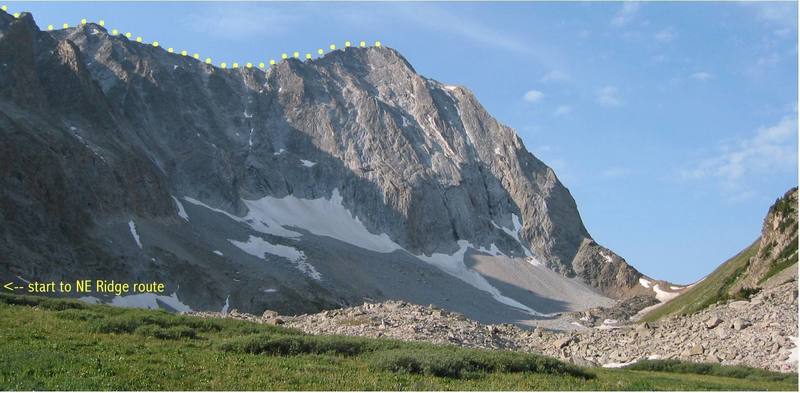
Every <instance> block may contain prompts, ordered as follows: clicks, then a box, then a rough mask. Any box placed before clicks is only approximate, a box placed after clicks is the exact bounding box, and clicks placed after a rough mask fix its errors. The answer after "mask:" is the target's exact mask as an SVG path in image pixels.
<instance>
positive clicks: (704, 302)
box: [641, 242, 758, 322]
mask: <svg viewBox="0 0 800 393" xmlns="http://www.w3.org/2000/svg"><path fill="white" fill-rule="evenodd" d="M757 250H758V242H754V243H753V244H751V245H750V246H749V247H747V248H746V249H745V250H743V251H742V252H740V253H739V254H737V255H736V256H734V257H733V258H731V259H729V260H728V261H726V262H725V263H723V264H722V265H720V267H718V268H717V269H716V270H714V271H713V272H712V273H711V274H709V275H708V277H706V278H705V279H704V280H703V281H701V282H699V283H697V284H695V285H694V286H693V287H691V288H689V289H687V290H686V292H684V293H682V294H681V295H680V296H678V297H676V298H675V299H672V300H670V301H669V302H668V303H666V304H664V305H663V306H661V307H658V308H656V309H655V310H653V311H651V312H649V313H647V314H646V315H645V316H644V317H642V319H641V321H642V322H652V321H656V320H659V319H661V318H664V317H666V316H669V315H673V314H692V313H696V312H698V311H700V310H703V309H705V308H707V307H709V306H711V305H713V304H714V303H717V302H719V301H723V300H727V299H729V298H730V295H729V294H728V292H729V291H730V288H731V287H732V286H733V284H735V283H736V280H737V279H739V277H740V276H741V275H742V274H743V273H744V272H745V271H746V270H747V265H748V264H749V263H750V258H751V257H752V256H753V255H755V253H756V252H757Z"/></svg>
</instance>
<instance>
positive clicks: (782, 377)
mask: <svg viewBox="0 0 800 393" xmlns="http://www.w3.org/2000/svg"><path fill="white" fill-rule="evenodd" d="M625 368H627V369H629V370H639V371H661V372H669V373H682V374H700V375H714V376H718V377H728V378H739V379H744V378H747V379H762V380H770V381H789V380H797V374H796V373H779V372H773V371H767V370H762V369H758V368H752V367H745V366H723V365H721V364H713V363H691V362H683V361H680V360H674V359H669V360H642V361H640V362H637V363H634V364H632V365H630V366H627V367H625Z"/></svg>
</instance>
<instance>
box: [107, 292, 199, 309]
mask: <svg viewBox="0 0 800 393" xmlns="http://www.w3.org/2000/svg"><path fill="white" fill-rule="evenodd" d="M159 301H160V302H161V303H164V304H166V305H167V306H169V307H171V308H172V309H174V310H175V311H178V312H189V311H192V309H191V307H189V306H187V305H186V304H184V303H183V302H181V301H180V300H179V299H178V295H177V294H175V293H173V294H172V295H170V296H164V295H156V294H154V293H138V294H135V295H127V296H115V297H114V298H113V299H111V305H112V306H116V307H127V308H147V309H151V310H157V309H159V308H161V307H160V306H159V304H158V302H159Z"/></svg>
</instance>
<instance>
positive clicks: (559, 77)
mask: <svg viewBox="0 0 800 393" xmlns="http://www.w3.org/2000/svg"><path fill="white" fill-rule="evenodd" d="M568 80H570V76H569V74H567V73H566V72H564V71H560V70H553V71H550V72H548V73H547V74H545V75H544V76H543V77H542V78H541V79H539V82H542V83H550V82H566V81H568Z"/></svg>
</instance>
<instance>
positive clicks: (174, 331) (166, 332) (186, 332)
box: [134, 325, 197, 340]
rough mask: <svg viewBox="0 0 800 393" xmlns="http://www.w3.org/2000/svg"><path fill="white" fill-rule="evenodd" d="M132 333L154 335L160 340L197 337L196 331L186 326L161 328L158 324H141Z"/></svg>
mask: <svg viewBox="0 0 800 393" xmlns="http://www.w3.org/2000/svg"><path fill="white" fill-rule="evenodd" d="M134 333H136V334H138V335H140V336H144V337H154V338H158V339H162V340H179V339H183V338H189V339H193V338H197V332H196V331H195V330H194V329H192V328H190V327H188V326H172V327H169V328H163V327H160V326H158V325H141V326H139V327H137V328H136V330H135V332H134Z"/></svg>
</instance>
